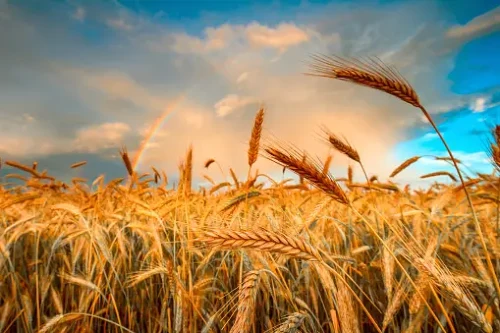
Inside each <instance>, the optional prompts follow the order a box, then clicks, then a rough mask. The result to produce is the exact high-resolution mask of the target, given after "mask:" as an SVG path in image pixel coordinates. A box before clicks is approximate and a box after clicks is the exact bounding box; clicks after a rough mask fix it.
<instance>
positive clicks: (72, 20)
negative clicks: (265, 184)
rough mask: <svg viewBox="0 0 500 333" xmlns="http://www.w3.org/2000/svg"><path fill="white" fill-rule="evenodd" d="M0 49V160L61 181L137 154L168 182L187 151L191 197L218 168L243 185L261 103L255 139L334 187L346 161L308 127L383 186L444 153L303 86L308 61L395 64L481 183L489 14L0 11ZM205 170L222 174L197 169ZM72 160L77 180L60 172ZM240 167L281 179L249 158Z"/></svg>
mask: <svg viewBox="0 0 500 333" xmlns="http://www.w3.org/2000/svg"><path fill="white" fill-rule="evenodd" d="M0 45H1V48H0V50H1V51H0V100H1V101H2V103H1V104H0V158H1V159H2V160H4V161H5V160H15V161H19V162H22V163H26V164H31V163H32V162H33V161H38V163H39V168H41V169H47V170H48V171H49V173H50V174H52V175H54V176H56V177H58V178H60V179H62V180H69V179H71V178H72V177H87V178H89V179H94V178H96V177H97V176H99V175H100V174H106V177H107V179H113V178H116V177H122V176H124V175H125V174H126V170H125V168H124V167H123V164H122V162H121V160H120V156H119V154H118V149H119V148H121V147H122V146H126V147H127V149H128V151H129V153H130V154H131V155H132V156H135V155H136V154H137V152H138V151H139V147H141V145H142V146H145V149H144V150H143V152H142V154H141V155H140V156H141V157H140V159H139V162H138V165H137V171H139V172H150V170H151V166H154V167H155V168H157V169H163V170H164V171H165V172H166V173H167V174H168V175H169V178H170V179H171V182H174V181H175V179H176V177H177V174H178V166H179V163H180V162H181V161H182V159H183V158H184V156H185V153H186V151H187V149H188V148H189V146H190V145H192V147H193V158H194V172H193V175H194V177H195V184H196V185H206V184H204V183H203V178H202V175H203V174H207V175H209V176H210V177H211V178H213V179H215V180H217V181H221V180H222V179H225V177H228V176H229V168H233V169H234V170H235V172H236V174H237V175H238V177H239V178H240V179H244V178H245V177H246V175H247V172H248V165H247V147H248V140H249V137H250V133H251V130H252V125H253V118H254V116H255V113H256V112H257V111H258V109H259V108H260V107H261V106H264V107H265V109H266V118H265V121H264V138H266V137H269V136H275V137H277V138H279V139H280V140H283V141H286V142H290V143H292V144H295V145H296V146H298V147H299V148H300V149H303V150H306V151H307V152H308V153H310V154H311V155H313V156H318V157H319V158H321V159H325V158H326V156H327V155H328V154H329V153H332V154H333V163H332V168H331V172H332V174H333V175H334V176H335V177H344V176H345V174H346V169H347V166H348V164H349V161H348V160H347V159H346V158H344V157H342V156H340V155H339V154H338V153H335V152H333V151H332V150H331V149H330V148H329V147H328V146H327V145H325V143H324V142H323V141H322V140H321V139H320V138H319V137H318V133H321V132H320V128H321V126H322V125H324V126H326V127H327V128H329V129H330V130H331V131H332V132H334V133H336V134H339V135H341V136H344V137H346V138H347V139H348V141H349V142H350V144H351V145H353V146H354V147H355V148H356V149H357V150H358V151H359V153H360V155H361V159H362V160H363V163H364V165H365V167H366V169H367V171H368V173H369V174H370V175H378V177H379V179H381V180H382V181H385V180H387V179H388V175H389V174H390V173H391V171H392V170H393V169H394V168H395V167H396V166H397V165H399V163H401V162H402V161H404V160H405V159H406V158H409V157H411V156H414V155H426V156H429V155H434V156H446V151H445V149H444V146H443V145H442V143H441V142H440V141H439V139H438V138H437V135H436V134H435V133H434V132H433V131H432V128H431V127H430V125H429V124H428V123H427V122H426V121H425V119H424V118H423V116H422V114H421V112H420V111H419V110H418V109H415V108H413V107H412V106H410V105H407V104H405V103H403V102H401V101H400V100H398V99H396V98H394V97H392V96H389V95H386V94H383V93H380V92H378V91H373V90H370V89H367V88H364V87H358V86H354V85H352V84H349V83H345V82H338V81H335V80H329V79H325V78H314V77H308V76H305V75H303V73H304V72H306V71H307V65H306V64H305V62H306V61H307V60H308V59H309V58H308V57H309V56H310V55H311V54H318V53H322V54H328V55H338V56H343V57H354V58H360V57H366V56H372V57H373V56H376V57H379V58H380V59H381V60H382V61H383V62H385V63H386V64H388V65H392V66H394V67H396V68H397V69H398V70H399V71H400V72H401V74H402V75H403V76H404V77H405V78H406V79H407V80H408V81H409V82H410V83H411V84H412V86H413V87H414V88H415V90H416V91H417V93H418V95H419V97H420V99H421V101H422V103H423V104H424V105H425V106H426V108H427V109H428V110H429V112H430V113H431V114H432V116H433V118H434V119H435V121H436V122H437V123H438V126H439V128H440V130H442V132H443V135H444V137H445V139H446V140H447V142H448V144H449V145H450V147H451V149H452V150H453V152H454V153H455V155H456V157H457V158H459V159H460V160H462V162H463V163H464V165H465V167H466V169H465V171H466V173H467V174H472V173H473V172H491V164H490V162H489V159H488V155H487V153H486V151H487V150H486V147H487V143H488V140H489V139H490V137H489V130H490V129H491V128H492V126H494V125H495V124H497V123H499V120H500V119H498V111H500V62H499V61H498V60H497V59H498V58H499V56H500V2H498V1H492V0H484V1H474V2H472V1H466V0H463V1H462V0H454V1H445V0H442V1H437V0H436V1H420V0H418V1H402V0H387V1H345V0H344V1H312V0H309V1H305V0H303V1H278V0H275V1H263V0H259V1H239V0H234V1H231V0H219V1H202V0H198V1H190V0H185V1H170V0H168V1H161V0H155V1H152V0H133V1H132V0H130V1H117V0H115V1H104V0H102V1H101V0H89V1H73V0H58V1H51V0H47V1H43V2H41V1H35V0H26V1H21V0H19V1H9V0H0ZM160 120H161V121H160ZM155 124H156V125H157V130H156V131H154V132H151V128H152V126H154V125H155ZM151 133H153V135H149V134H151ZM148 137H150V138H149V140H147V139H148ZM209 158H214V159H215V160H216V161H217V162H218V163H219V164H220V166H221V168H222V170H223V171H224V174H221V171H220V170H219V169H218V168H216V167H214V168H212V167H211V168H210V169H209V170H206V169H204V168H203V163H204V161H205V160H207V159H209ZM81 160H86V161H88V164H87V165H86V166H85V167H84V168H82V169H75V170H72V169H70V168H69V166H70V165H71V164H72V163H75V162H78V161H81ZM255 168H257V169H259V171H260V172H263V173H267V174H269V175H271V176H273V177H274V178H276V179H281V177H283V175H282V174H281V168H280V167H278V166H276V165H275V164H273V163H271V162H269V161H266V160H264V159H262V158H260V159H259V160H258V162H257V164H256V166H255ZM441 170H447V171H452V169H451V168H450V167H449V166H448V165H447V164H446V163H445V162H439V161H434V160H433V159H432V158H431V157H425V158H422V159H421V160H420V161H419V162H418V163H417V164H415V165H413V166H412V167H410V168H409V169H407V170H405V171H404V172H403V173H402V174H401V175H399V176H397V177H395V178H394V179H393V181H395V182H396V183H398V184H402V185H404V184H406V183H410V184H415V185H416V186H419V185H422V184H424V183H425V182H423V181H421V180H419V177H420V176H421V175H422V174H425V173H429V172H433V171H441ZM11 172H13V171H12V170H11V169H9V168H8V167H4V168H3V169H2V170H0V176H1V175H5V174H7V173H11ZM285 176H286V177H289V176H290V175H285ZM361 177H362V174H361V170H360V169H359V168H358V167H356V166H355V178H356V179H358V180H361V179H362V178H361ZM444 180H445V179H443V181H444Z"/></svg>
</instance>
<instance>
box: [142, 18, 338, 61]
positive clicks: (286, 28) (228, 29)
mask: <svg viewBox="0 0 500 333" xmlns="http://www.w3.org/2000/svg"><path fill="white" fill-rule="evenodd" d="M311 34H314V31H311V29H309V31H307V30H305V29H302V28H300V27H298V26H297V25H295V24H292V23H280V24H278V25H277V26H276V27H270V26H266V25H261V24H259V23H257V22H252V23H249V24H247V25H230V24H223V25H220V26H218V27H207V28H205V29H204V31H203V37H202V38H200V37H196V36H192V35H189V34H187V33H184V32H182V33H173V34H170V39H172V49H173V50H174V51H175V52H177V53H180V54H187V53H195V54H206V53H210V52H214V51H220V50H223V49H226V48H229V47H245V46H249V47H252V48H271V49H277V50H279V51H281V52H284V51H286V50H287V49H288V48H290V47H292V46H295V45H299V44H302V43H304V42H307V41H309V39H310V35H311ZM316 36H318V34H317V33H316ZM320 37H321V36H320ZM327 40H329V41H336V40H334V39H332V37H331V36H328V37H327ZM164 42H168V41H164ZM150 45H152V46H153V48H156V49H161V47H158V45H157V44H156V43H152V44H150Z"/></svg>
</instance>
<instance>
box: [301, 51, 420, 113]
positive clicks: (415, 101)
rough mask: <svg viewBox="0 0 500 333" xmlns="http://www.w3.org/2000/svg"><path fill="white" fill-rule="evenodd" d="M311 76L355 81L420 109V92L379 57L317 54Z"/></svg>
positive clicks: (311, 67) (313, 61)
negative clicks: (364, 57)
mask: <svg viewBox="0 0 500 333" xmlns="http://www.w3.org/2000/svg"><path fill="white" fill-rule="evenodd" d="M310 69H311V71H310V72H309V73H307V75H311V76H319V77H326V78H331V79H337V80H342V81H348V82H352V83H355V84H358V85H361V86H365V87H370V88H373V89H377V90H380V91H384V92H386V93H388V94H391V95H393V96H395V97H397V98H399V99H401V100H403V101H405V102H407V103H409V104H411V105H413V106H415V107H418V108H420V107H421V104H420V100H419V98H418V95H417V93H416V91H415V90H414V89H413V87H412V86H411V85H410V84H409V83H408V81H406V79H405V78H403V77H402V76H401V74H399V73H398V72H397V70H396V69H394V68H392V67H389V66H387V65H385V64H384V63H383V62H382V61H381V60H379V59H377V58H368V59H366V60H365V61H362V60H355V59H353V60H347V59H343V58H340V57H334V56H325V55H313V56H312V62H311V63H310Z"/></svg>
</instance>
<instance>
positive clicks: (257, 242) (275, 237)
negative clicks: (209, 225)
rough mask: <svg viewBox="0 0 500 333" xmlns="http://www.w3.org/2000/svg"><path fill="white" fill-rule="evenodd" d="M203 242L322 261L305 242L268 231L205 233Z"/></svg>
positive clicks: (219, 230) (212, 231) (223, 246)
mask: <svg viewBox="0 0 500 333" xmlns="http://www.w3.org/2000/svg"><path fill="white" fill-rule="evenodd" d="M201 241H202V242H205V243H207V244H209V245H214V246H219V247H221V248H229V249H231V248H251V249H257V250H262V251H271V252H277V253H281V254H285V255H289V256H292V257H296V258H302V259H307V260H318V261H322V260H323V259H322V258H321V255H320V254H319V252H318V250H316V249H315V248H314V247H312V246H311V245H309V244H307V243H306V242H305V241H304V240H302V239H300V238H296V237H290V236H286V235H282V234H276V233H272V232H268V231H264V230H263V231H259V232H256V231H236V230H222V229H217V230H211V231H204V232H203V234H202V237H201Z"/></svg>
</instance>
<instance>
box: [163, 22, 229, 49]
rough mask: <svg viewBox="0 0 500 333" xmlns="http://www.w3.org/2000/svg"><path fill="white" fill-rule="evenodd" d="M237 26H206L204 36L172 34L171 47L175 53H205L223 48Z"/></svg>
mask: <svg viewBox="0 0 500 333" xmlns="http://www.w3.org/2000/svg"><path fill="white" fill-rule="evenodd" d="M237 29H238V28H234V27H233V26H231V25H228V24H224V25H221V26H220V27H218V28H212V27H209V28H206V29H205V30H204V35H205V36H204V38H198V37H194V36H190V35H188V34H186V33H176V34H172V37H173V39H174V41H173V45H172V49H173V50H174V51H176V52H177V53H206V52H211V51H216V50H221V49H223V48H225V47H226V46H227V45H228V43H229V42H230V41H231V39H232V38H233V37H234V36H235V34H236V31H235V30H237Z"/></svg>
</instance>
